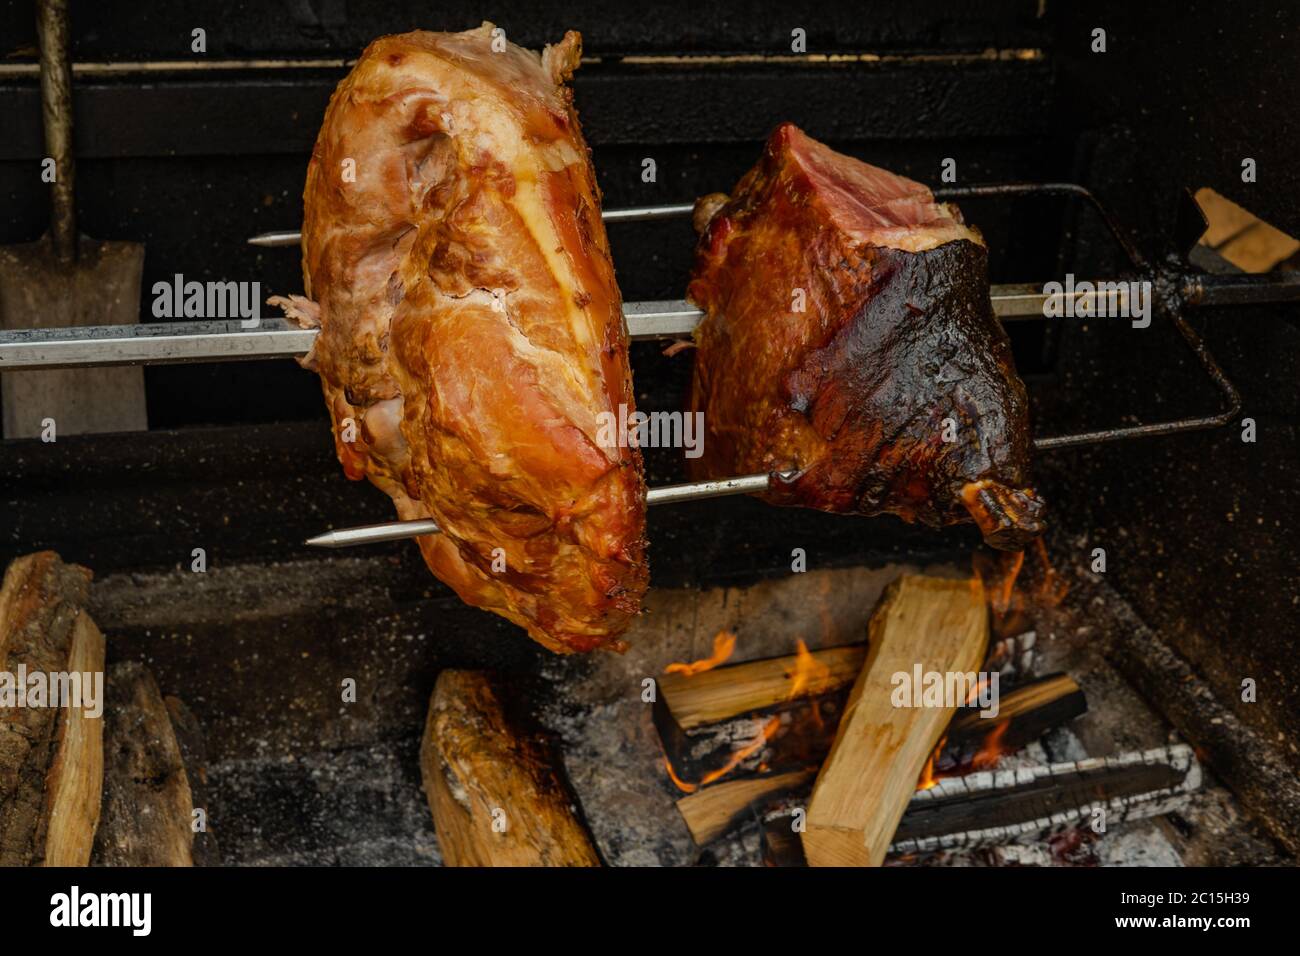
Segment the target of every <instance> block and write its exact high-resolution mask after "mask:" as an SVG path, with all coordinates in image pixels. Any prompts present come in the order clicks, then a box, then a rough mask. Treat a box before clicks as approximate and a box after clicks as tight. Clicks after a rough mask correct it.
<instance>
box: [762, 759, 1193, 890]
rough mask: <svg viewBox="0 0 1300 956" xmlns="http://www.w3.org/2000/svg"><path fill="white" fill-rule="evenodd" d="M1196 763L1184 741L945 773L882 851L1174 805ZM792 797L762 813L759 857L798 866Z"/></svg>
mask: <svg viewBox="0 0 1300 956" xmlns="http://www.w3.org/2000/svg"><path fill="white" fill-rule="evenodd" d="M1201 782H1202V775H1201V769H1200V766H1199V764H1198V763H1197V760H1196V756H1195V754H1194V753H1193V751H1192V749H1191V748H1190V747H1188V746H1187V745H1186V744H1178V745H1176V746H1172V747H1158V748H1155V749H1154V750H1145V751H1133V752H1130V753H1125V754H1120V755H1118V756H1114V757H1098V758H1089V759H1087V760H1079V761H1072V762H1065V763H1055V764H1040V765H1037V766H1032V767H1022V768H1018V769H1016V770H1004V771H977V772H975V773H971V774H967V775H965V776H962V777H945V778H943V779H942V780H940V781H939V782H938V783H937V784H936V785H935V786H934V787H932V788H930V789H928V790H918V791H917V792H916V795H915V796H913V797H912V799H911V801H910V802H909V803H908V805H907V812H906V813H904V814H903V819H902V821H901V822H900V823H899V825H898V830H897V831H895V833H894V840H893V843H892V844H891V845H890V847H889V855H890V856H903V855H915V854H919V853H934V852H939V851H943V850H956V849H974V848H977V847H987V846H1006V845H1009V844H1010V843H1011V842H1012V841H1020V842H1022V843H1024V842H1030V843H1031V844H1032V841H1041V840H1044V839H1046V838H1048V837H1050V836H1052V835H1054V834H1057V833H1060V832H1062V831H1064V830H1067V829H1069V828H1071V827H1083V826H1088V827H1091V826H1092V825H1093V824H1095V823H1102V824H1104V825H1105V827H1106V828H1107V829H1109V828H1110V827H1111V826H1114V825H1116V824H1119V823H1123V822H1124V821H1127V820H1139V819H1144V818H1147V817H1153V816H1159V815H1160V814H1163V813H1169V812H1171V811H1174V810H1177V809H1180V808H1182V807H1184V806H1186V805H1187V803H1188V802H1190V800H1191V795H1192V794H1193V793H1194V792H1195V791H1196V790H1198V789H1199V788H1200V786H1201ZM797 802H798V801H797V794H796V795H795V797H794V799H792V800H786V801H783V802H775V803H773V804H769V809H767V810H765V811H764V812H762V813H760V820H761V826H760V833H761V836H762V851H763V862H764V863H765V864H766V865H768V866H782V867H784V866H806V865H807V861H806V860H805V859H804V855H803V850H802V848H797V849H796V847H795V846H792V845H791V844H792V840H791V837H792V836H794V828H793V826H792V823H793V817H792V816H791V812H790V810H791V805H792V804H794V803H797Z"/></svg>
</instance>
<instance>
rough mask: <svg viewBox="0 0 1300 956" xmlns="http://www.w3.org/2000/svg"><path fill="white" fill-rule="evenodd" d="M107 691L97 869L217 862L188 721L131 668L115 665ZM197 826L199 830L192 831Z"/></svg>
mask: <svg viewBox="0 0 1300 956" xmlns="http://www.w3.org/2000/svg"><path fill="white" fill-rule="evenodd" d="M107 687H108V705H107V707H106V710H105V718H106V719H105V721H104V723H105V726H104V755H105V759H104V806H103V814H102V817H101V819H100V822H99V832H98V833H96V835H95V853H94V862H95V864H96V865H98V866H193V865H195V863H199V864H205V863H215V862H217V859H216V847H215V844H214V843H213V840H212V837H211V834H210V833H209V832H208V829H207V814H206V808H205V807H203V806H202V801H201V800H198V799H196V797H195V786H200V787H201V784H202V781H203V779H204V777H205V775H206V771H205V769H204V768H203V766H202V763H201V761H202V742H201V735H200V734H199V730H198V723H197V721H196V720H195V719H194V716H193V715H192V714H191V713H190V712H189V710H188V708H186V707H185V705H184V704H183V703H182V702H181V701H179V700H177V699H176V698H174V697H168V698H166V699H165V700H164V698H163V696H162V694H161V692H160V691H159V690H158V684H157V682H156V681H155V680H154V677H153V675H152V674H151V673H150V672H149V671H148V670H147V669H146V668H145V667H144V665H142V664H140V663H138V662H136V661H121V662H119V663H117V664H114V665H113V667H112V668H110V669H109V672H108V681H107ZM196 806H198V807H199V812H198V813H197V814H196V809H195V808H196ZM196 821H201V824H202V825H201V826H199V827H196Z"/></svg>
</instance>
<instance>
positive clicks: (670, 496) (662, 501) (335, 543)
mask: <svg viewBox="0 0 1300 956" xmlns="http://www.w3.org/2000/svg"><path fill="white" fill-rule="evenodd" d="M771 480H772V479H771V476H770V475H764V474H757V475H743V476H742V477H739V478H721V479H718V480H716V481H695V482H690V483H689V484H683V485H665V486H663V487H662V488H651V489H650V490H649V491H648V492H647V493H646V504H648V505H667V504H676V503H677V502H679V501H699V500H701V499H704V498H719V497H722V496H724V495H745V494H751V493H753V492H756V491H764V490H765V489H766V488H767V487H768V485H769V484H771ZM441 530H442V529H440V528H439V527H438V523H437V522H436V521H433V520H431V519H427V518H425V519H418V520H415V521H386V522H384V523H383V524H368V525H361V526H360V527H356V528H339V529H338V530H337V531H327V532H325V534H320V535H317V536H316V537H314V538H308V539H307V544H309V545H312V546H313V547H317V548H351V547H354V546H356V545H359V544H379V543H381V542H383V541H400V540H402V539H404V538H418V537H420V536H422V535H426V534H439V533H440V532H441Z"/></svg>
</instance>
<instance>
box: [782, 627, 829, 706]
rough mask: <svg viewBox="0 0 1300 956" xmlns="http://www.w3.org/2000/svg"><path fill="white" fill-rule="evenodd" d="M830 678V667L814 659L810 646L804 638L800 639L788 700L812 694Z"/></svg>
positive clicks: (796, 646)
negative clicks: (814, 689)
mask: <svg viewBox="0 0 1300 956" xmlns="http://www.w3.org/2000/svg"><path fill="white" fill-rule="evenodd" d="M830 676H831V669H830V665H828V664H823V663H822V662H821V661H819V660H817V658H815V657H813V656H812V653H811V652H810V651H809V650H808V645H807V644H805V643H804V642H803V638H802V637H801V638H799V639H798V640H797V641H796V643H795V652H794V673H793V676H792V679H791V681H790V693H789V694H788V695H786V700H794V699H795V698H796V697H800V696H802V695H804V694H808V693H812V692H813V688H815V687H819V686H821V685H822V684H824V683H826V682H827V681H828V680H830Z"/></svg>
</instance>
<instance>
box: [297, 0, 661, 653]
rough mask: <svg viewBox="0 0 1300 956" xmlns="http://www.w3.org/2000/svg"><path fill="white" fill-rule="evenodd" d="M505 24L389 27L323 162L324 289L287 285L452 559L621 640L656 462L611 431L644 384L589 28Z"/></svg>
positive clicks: (446, 570) (531, 612) (341, 424)
mask: <svg viewBox="0 0 1300 956" xmlns="http://www.w3.org/2000/svg"><path fill="white" fill-rule="evenodd" d="M491 30H492V26H491V24H488V23H485V24H484V25H483V26H482V27H480V28H479V29H477V30H470V31H467V32H465V33H426V32H415V33H407V34H403V35H401V36H388V37H383V38H381V39H379V40H376V41H375V42H373V43H372V44H370V46H369V47H367V49H366V51H365V53H364V55H363V56H362V57H361V59H360V61H359V62H358V63H357V65H356V67H355V68H354V69H353V70H352V72H351V73H350V74H349V75H348V77H347V78H346V79H344V80H343V82H342V83H341V84H340V85H339V87H338V89H337V90H336V91H335V93H334V96H333V98H332V99H331V101H330V105H329V109H328V111H327V112H326V115H325V121H324V124H323V125H322V126H321V131H320V136H319V138H318V139H317V141H316V147H315V151H314V152H313V154H312V159H311V165H310V167H309V168H308V173H307V186H306V191H305V193H304V202H305V206H306V213H305V217H304V222H303V278H304V282H305V284H306V287H307V296H308V298H307V299H302V298H300V297H293V300H292V301H284V302H282V303H281V304H282V305H284V306H285V308H286V311H287V312H288V313H289V314H291V315H293V316H295V317H296V318H297V319H298V321H300V322H302V323H304V324H316V323H319V326H320V334H319V336H318V337H317V340H316V344H315V346H314V348H313V349H312V352H311V354H310V355H308V356H307V357H306V358H305V359H304V360H303V364H304V366H305V367H307V368H309V369H312V370H314V371H316V372H318V373H319V374H320V376H321V383H322V385H323V387H324V391H325V399H326V402H327V403H328V406H329V411H330V416H331V418H332V419H333V423H334V433H335V445H336V448H337V451H338V456H339V460H340V461H341V462H342V464H343V467H344V470H345V472H346V473H347V475H348V477H350V478H353V479H359V478H362V477H365V478H369V479H370V481H372V482H373V483H374V484H375V485H377V486H378V487H379V488H381V489H382V490H383V491H385V492H386V493H387V494H389V495H390V496H392V498H393V501H394V502H395V504H396V506H397V511H398V514H399V515H400V516H401V517H402V518H404V519H411V518H424V517H432V518H434V519H435V520H436V521H437V522H438V525H439V527H441V528H442V530H443V533H442V534H440V535H432V536H428V537H423V538H420V539H419V545H420V549H421V551H422V552H423V554H424V558H425V561H426V562H427V563H428V565H429V567H430V569H431V570H432V571H433V573H434V574H435V575H437V576H438V577H439V578H440V579H442V580H443V581H445V582H446V583H447V584H449V585H451V587H453V588H454V589H455V590H456V592H457V593H458V594H459V595H460V596H461V598H463V599H464V600H465V601H466V602H468V603H470V604H474V605H477V606H479V607H483V608H487V609H488V610H491V611H494V612H496V613H497V614H501V615H503V616H504V617H507V618H509V619H510V620H512V621H514V622H515V623H517V624H519V625H520V626H522V627H524V628H526V629H527V630H528V632H529V634H530V635H532V637H533V638H535V639H536V640H537V641H539V642H541V643H542V644H544V645H545V646H546V647H548V648H550V649H551V650H554V651H559V652H570V651H586V650H591V649H593V648H596V647H601V646H613V647H615V648H619V647H621V646H622V644H621V642H620V641H619V640H618V635H619V634H621V633H622V632H623V631H624V630H625V629H626V628H627V626H628V624H629V623H630V621H631V618H632V617H633V616H634V615H635V614H637V613H638V611H639V608H640V601H641V597H642V595H643V594H644V592H645V588H646V579H647V573H648V572H647V568H646V562H645V540H644V537H645V481H644V476H643V471H642V465H641V458H640V455H639V453H638V452H637V451H636V450H635V449H629V448H625V447H606V445H607V444H610V443H609V442H608V441H607V440H606V441H605V443H604V444H602V442H601V439H602V436H601V429H600V425H601V421H602V419H601V415H602V413H611V414H613V413H617V410H618V406H619V404H620V403H621V404H624V405H626V406H627V407H628V409H631V408H632V407H633V396H632V378H631V372H630V368H629V365H628V355H627V331H626V327H625V325H624V322H623V316H622V301H621V298H620V295H619V291H618V287H617V285H616V284H615V282H614V268H613V264H612V261H611V259H610V253H609V243H608V240H607V239H606V236H605V229H604V225H603V223H602V221H601V218H600V196H599V191H598V189H597V187H596V181H595V174H594V172H593V170H592V166H591V159H590V154H589V150H588V149H587V145H586V143H585V141H584V140H583V137H582V133H581V131H580V130H579V127H578V119H577V114H576V113H575V112H574V109H573V105H572V97H571V93H570V91H569V90H568V88H567V87H565V86H564V81H565V80H567V79H568V77H569V75H570V74H571V73H572V71H573V69H574V68H575V67H576V66H577V63H578V59H579V55H580V45H581V38H580V37H579V35H578V34H577V33H573V32H570V33H568V34H566V35H565V37H564V40H563V41H562V42H561V43H559V44H558V45H556V46H553V47H547V49H546V51H545V52H544V53H543V54H542V55H541V56H540V57H539V56H538V55H537V54H535V53H531V52H529V51H527V50H523V49H521V48H519V47H516V46H513V45H508V46H507V47H506V48H505V50H504V51H501V52H494V51H493V50H492V49H491V44H492V36H491ZM352 172H354V173H355V181H348V175H347V174H350V173H352ZM349 420H350V421H351V422H353V423H355V435H353V434H352V431H353V429H352V428H350V427H349ZM614 444H616V443H614ZM498 548H499V549H501V551H500V552H496V553H495V554H494V551H495V549H498ZM500 556H504V560H505V565H506V567H505V570H500V569H499V563H498V567H497V569H494V567H493V564H494V557H500Z"/></svg>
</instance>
